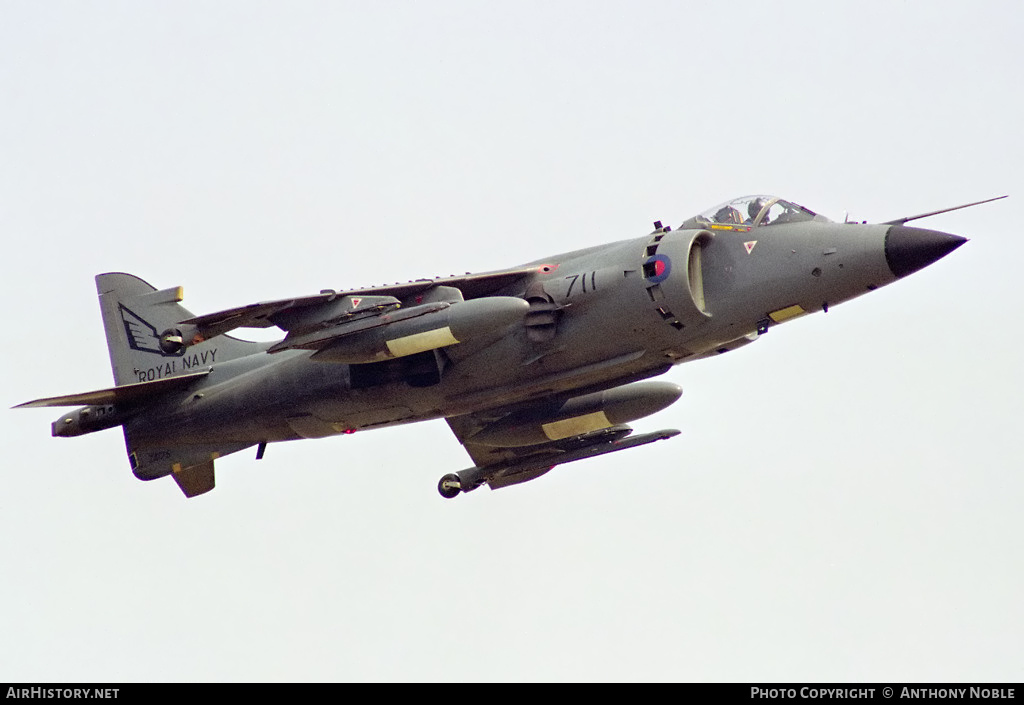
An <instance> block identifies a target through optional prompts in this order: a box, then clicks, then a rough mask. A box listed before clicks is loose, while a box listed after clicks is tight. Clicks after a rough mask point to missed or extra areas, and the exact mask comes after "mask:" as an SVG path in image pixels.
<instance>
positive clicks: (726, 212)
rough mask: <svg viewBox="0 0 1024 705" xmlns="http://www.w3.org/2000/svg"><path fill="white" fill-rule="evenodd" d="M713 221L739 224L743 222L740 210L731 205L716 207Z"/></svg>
mask: <svg viewBox="0 0 1024 705" xmlns="http://www.w3.org/2000/svg"><path fill="white" fill-rule="evenodd" d="M715 222H716V223H730V224H739V223H742V222H743V217H742V216H741V215H740V212H739V211H738V210H736V209H735V208H733V207H732V206H722V207H721V208H719V209H718V212H717V213H715Z"/></svg>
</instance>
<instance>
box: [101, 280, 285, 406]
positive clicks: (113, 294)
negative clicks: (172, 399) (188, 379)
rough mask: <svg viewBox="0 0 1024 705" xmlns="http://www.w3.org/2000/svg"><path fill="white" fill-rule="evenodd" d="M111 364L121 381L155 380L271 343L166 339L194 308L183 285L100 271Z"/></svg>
mask: <svg viewBox="0 0 1024 705" xmlns="http://www.w3.org/2000/svg"><path fill="white" fill-rule="evenodd" d="M96 290H97V292H98V293H99V296H100V309H101V311H102V312H103V327H104V329H105V332H106V335H107V348H108V350H109V351H110V366H111V368H112V369H113V371H114V381H115V382H116V384H117V385H118V386H121V385H125V384H135V383H137V382H151V381H153V380H157V379H163V378H165V377H174V376H177V375H180V374H188V373H192V372H199V371H202V370H205V369H207V368H209V367H211V366H212V365H214V364H216V363H218V362H224V361H225V360H230V359H233V358H237V357H243V356H245V355H252V354H255V353H258V352H261V351H262V350H264V349H265V348H266V346H265V345H262V344H260V343H251V342H248V341H244V340H238V339H237V338H231V337H229V336H226V335H220V336H217V337H216V338H213V339H211V340H208V341H206V342H204V343H201V344H199V345H194V346H191V347H188V348H185V349H184V350H181V349H179V348H180V346H174V345H167V344H166V343H163V344H161V336H162V334H163V333H164V332H165V331H167V330H169V329H174V328H175V327H176V326H177V324H178V323H179V322H180V321H183V320H186V319H188V318H192V313H191V312H189V311H188V309H186V308H185V307H184V306H182V305H181V304H180V303H179V302H180V301H181V299H182V288H181V287H174V288H171V289H162V290H160V291H158V290H157V289H156V288H155V287H153V286H151V285H149V284H148V283H147V282H145V281H143V280H142V279H139V278H138V277H136V276H133V275H131V274H124V273H122V272H111V273H108V274H99V275H97V276H96Z"/></svg>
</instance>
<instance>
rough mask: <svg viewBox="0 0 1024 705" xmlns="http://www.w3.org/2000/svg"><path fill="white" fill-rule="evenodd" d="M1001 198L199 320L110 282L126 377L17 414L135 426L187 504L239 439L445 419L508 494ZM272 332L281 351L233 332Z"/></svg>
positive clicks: (722, 235) (658, 228) (461, 477)
mask: <svg viewBox="0 0 1024 705" xmlns="http://www.w3.org/2000/svg"><path fill="white" fill-rule="evenodd" d="M1000 198H1003V197H1002V196H1000ZM992 200H997V199H988V200H987V201H978V202H976V203H970V204H966V205H964V206H956V207H955V208H946V209H942V210H939V211H932V212H929V213H923V214H921V215H917V216H910V217H905V218H899V219H896V220H891V221H887V222H883V223H878V224H867V223H850V222H844V223H836V222H832V221H830V220H828V219H827V218H825V217H824V216H821V215H818V214H816V213H814V212H812V211H810V210H808V209H807V208H805V207H803V206H800V205H797V204H796V203H794V202H792V201H787V200H783V199H781V198H777V197H773V196H747V197H743V198H737V199H734V200H731V201H729V202H727V203H724V204H721V205H719V206H716V207H714V208H711V209H709V210H707V211H705V212H703V213H701V214H700V215H697V216H694V217H693V218H690V219H689V220H687V221H685V222H683V223H682V225H681V226H680V227H678V228H676V229H675V230H673V229H672V228H670V227H667V226H663V225H662V223H661V222H660V221H659V222H655V223H654V230H653V231H652V232H650V233H648V234H646V235H644V236H642V237H635V238H631V239H628V240H623V241H621V242H615V243H612V244H608V245H600V246H597V247H590V248H587V249H583V250H577V251H575V252H568V253H565V254H561V255H555V256H553V257H548V258H545V259H542V260H538V261H535V262H531V263H529V264H525V265H522V266H519V267H514V268H511V269H502V270H497V271H493V272H487V273H482V274H467V275H465V276H450V277H443V278H433V279H419V280H416V281H411V282H408V283H405V284H395V285H392V286H378V287H371V288H366V289H355V290H347V291H334V290H330V289H325V290H321V291H320V293H318V294H313V295H308V296H301V297H298V298H294V299H285V300H279V301H269V302H263V303H255V304H250V305H247V306H241V307H239V308H233V309H230V310H227V311H220V312H217V313H210V314H206V315H202V316H195V315H193V314H192V313H190V312H189V311H188V310H186V309H185V308H184V307H182V306H181V304H180V302H181V301H182V298H183V294H182V289H181V287H174V288H170V289H160V290H157V289H156V288H155V287H153V286H150V285H149V284H147V283H146V282H145V281H143V280H142V279H139V278H138V277H136V276H133V275H131V274H124V273H107V274H100V275H98V276H97V277H96V288H97V291H98V292H99V299H100V309H101V311H102V316H103V325H104V328H105V331H106V337H107V345H108V348H109V352H110V363H111V366H112V368H113V372H114V381H115V384H116V386H114V387H111V388H109V389H102V390H99V391H94V392H87V393H84V394H72V395H68V396H60V397H51V398H46V399H38V400H36V401H32V402H28V403H26V404H21V405H20V407H18V408H22V407H44V406H81V405H85V406H83V407H82V408H79V409H77V410H75V411H72V412H71V413H67V414H64V415H62V416H61V417H60V418H59V419H57V420H56V421H54V422H53V424H52V434H53V435H54V436H61V437H68V436H78V435H82V434H85V433H92V432H94V431H100V430H103V429H108V428H113V427H117V426H120V427H122V428H123V432H124V438H125V445H126V447H127V452H128V461H129V464H130V465H131V469H132V472H133V473H134V474H135V476H136V477H138V478H139V479H141V480H154V479H157V478H161V477H166V476H168V475H170V476H171V477H172V478H174V480H175V482H176V483H177V484H178V486H179V487H180V488H181V490H182V491H183V492H184V494H185V495H186V496H187V497H194V496H196V495H200V494H203V493H205V492H208V491H209V490H211V489H213V487H214V463H215V461H216V459H217V458H220V457H222V456H225V455H228V454H230V453H236V452H238V451H241V450H243V449H246V448H252V447H255V448H256V459H260V458H262V457H263V455H264V452H265V451H266V448H267V445H268V444H270V443H277V442H282V441H294V440H299V439H303V438H323V437H326V436H333V435H337V434H348V433H355V432H357V431H365V430H371V429H375V428H382V427H386V426H395V425H399V424H407V423H414V422H416V421H424V420H427V419H437V418H444V419H445V420H447V422H448V425H449V426H450V427H451V430H452V431H453V432H454V433H455V436H456V437H457V438H458V439H459V441H460V442H461V443H462V445H463V446H464V447H465V449H466V451H467V452H468V453H469V456H470V458H471V459H472V462H473V466H472V467H470V468H468V469H465V470H462V471H460V472H455V473H449V474H446V475H444V476H443V477H442V478H441V480H440V482H439V483H438V491H439V492H440V494H441V495H442V496H443V497H446V498H452V497H455V496H457V495H459V494H461V493H465V492H470V491H472V490H474V489H476V488H478V487H480V486H482V485H484V484H486V485H488V486H489V487H490V488H491V489H499V488H503V487H508V486H510V485H515V484H519V483H522V482H526V481H529V480H533V479H536V478H538V477H540V476H541V475H544V474H545V473H547V472H548V471H549V470H551V469H552V468H554V467H556V466H558V465H562V464H565V463H569V462H573V461H577V460H582V459H585V458H591V457H595V456H598V455H603V454H605V453H613V452H619V451H622V450H625V449H628V448H635V447H638V446H641V445H645V444H648V443H652V442H654V441H658V440H663V439H667V438H671V437H673V436H675V435H677V434H678V433H679V431H678V430H675V429H666V430H659V431H654V432H648V433H641V434H636V435H633V433H632V428H631V427H630V426H629V425H628V424H629V423H630V422H633V421H636V420H638V419H641V418H644V417H646V416H649V415H651V414H653V413H655V412H657V411H660V410H662V409H665V408H666V407H668V406H669V405H670V404H672V403H673V402H675V401H676V400H677V399H678V398H679V396H680V394H681V391H682V390H681V389H680V387H679V386H678V385H676V384H673V383H671V382H665V381H651V378H653V377H657V376H659V375H661V374H664V373H665V372H667V371H668V370H669V369H671V368H672V367H673V366H675V365H678V364H681V363H684V362H690V361H692V360H700V359H702V358H706V357H711V356H716V355H721V354H723V353H727V352H729V351H732V350H735V349H737V348H740V347H743V346H745V345H749V344H750V343H752V342H755V341H757V340H758V339H760V338H761V337H762V336H764V335H765V334H767V333H769V332H770V331H773V330H774V329H775V328H776V327H777V326H779V325H781V324H782V323H785V322H787V321H790V320H792V319H794V318H797V317H798V316H803V315H806V314H809V313H812V312H816V311H828V310H829V308H830V307H833V306H835V305H836V304H839V303H842V302H844V301H848V300H850V299H853V298H855V297H857V296H860V295H862V294H865V293H867V292H869V291H874V290H875V289H878V288H880V287H883V286H885V285H887V284H891V283H892V282H894V281H896V280H897V279H901V278H903V277H905V276H907V275H908V274H911V273H913V272H916V271H917V270H919V269H921V268H923V267H926V266H928V265H929V264H931V263H933V262H935V261H936V260H938V259H939V258H941V257H944V256H945V255H947V254H949V253H950V252H952V251H953V250H955V249H956V248H958V247H960V246H961V245H962V244H963V243H964V242H965V241H966V240H965V239H964V238H962V237H959V236H957V235H950V234H948V233H943V232H937V231H934V230H925V229H921V228H916V227H908V226H907V225H906V223H908V222H909V221H912V220H916V219H919V218H924V217H927V216H930V215H936V214H938V213H944V212H947V211H951V210H956V209H958V208H966V207H968V206H972V205H978V203H986V202H988V201H992ZM274 326H276V327H277V328H278V329H280V331H281V333H282V334H283V337H282V338H281V339H280V340H278V341H277V342H267V343H257V342H249V341H245V340H241V339H239V338H236V337H232V336H231V335H228V333H229V332H231V331H234V330H236V329H239V328H268V327H274Z"/></svg>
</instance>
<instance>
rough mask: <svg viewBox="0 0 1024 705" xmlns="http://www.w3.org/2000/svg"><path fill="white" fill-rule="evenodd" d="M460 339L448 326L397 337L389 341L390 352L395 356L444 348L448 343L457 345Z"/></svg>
mask: <svg viewBox="0 0 1024 705" xmlns="http://www.w3.org/2000/svg"><path fill="white" fill-rule="evenodd" d="M458 342H459V340H458V338H456V337H455V336H454V335H452V329H451V328H449V327H448V326H445V327H444V328H437V329H435V330H428V331H424V332H422V333H416V334H414V335H407V336H405V337H403V338H395V339H394V340H389V341H387V343H386V345H387V346H388V352H390V353H391V355H392V356H394V357H405V356H406V355H415V354H416V353H421V352H424V351H426V350H434V349H436V348H443V347H444V346H446V345H455V344H456V343H458Z"/></svg>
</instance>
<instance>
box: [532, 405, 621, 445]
mask: <svg viewBox="0 0 1024 705" xmlns="http://www.w3.org/2000/svg"><path fill="white" fill-rule="evenodd" d="M611 426H612V422H611V421H609V420H608V417H607V416H605V414H604V412H603V411H595V412H594V413H592V414H584V415H583V416H574V417H572V418H571V419H562V420H561V421H552V422H551V423H546V424H543V425H542V426H541V429H542V430H543V431H544V435H545V436H547V437H548V439H549V440H552V441H560V440H562V439H563V438H571V437H572V436H579V435H581V434H583V433H590V432H591V431H600V430H601V429H602V428H610V427H611Z"/></svg>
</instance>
